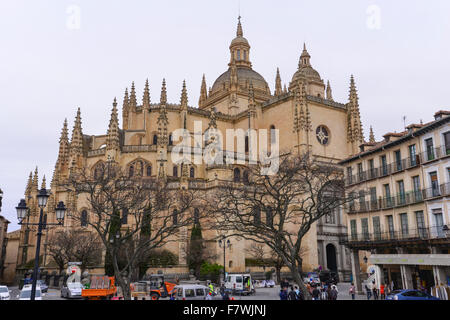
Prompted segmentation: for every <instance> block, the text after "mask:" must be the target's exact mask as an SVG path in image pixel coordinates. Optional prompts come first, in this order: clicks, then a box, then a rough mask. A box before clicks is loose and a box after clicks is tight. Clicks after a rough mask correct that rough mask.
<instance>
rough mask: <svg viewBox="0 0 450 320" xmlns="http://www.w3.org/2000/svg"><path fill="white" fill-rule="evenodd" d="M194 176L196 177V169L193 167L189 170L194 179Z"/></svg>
mask: <svg viewBox="0 0 450 320" xmlns="http://www.w3.org/2000/svg"><path fill="white" fill-rule="evenodd" d="M194 176H195V169H194V167H191V168H190V169H189V177H191V178H194Z"/></svg>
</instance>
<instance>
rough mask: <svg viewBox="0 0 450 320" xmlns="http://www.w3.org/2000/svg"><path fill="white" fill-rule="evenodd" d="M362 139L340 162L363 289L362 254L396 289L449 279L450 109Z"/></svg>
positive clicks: (382, 279) (349, 244)
mask: <svg viewBox="0 0 450 320" xmlns="http://www.w3.org/2000/svg"><path fill="white" fill-rule="evenodd" d="M406 129H407V130H406V131H404V132H401V133H387V134H386V135H384V136H383V137H384V140H383V141H380V142H375V140H374V139H373V135H372V136H371V139H370V140H371V142H369V143H364V144H362V145H361V146H360V153H359V154H356V155H354V156H351V157H349V158H347V159H345V160H343V161H341V162H340V163H341V165H343V166H344V167H345V174H346V176H345V183H346V189H347V192H348V193H353V195H354V198H355V199H356V200H355V201H353V202H351V203H349V204H348V205H347V206H346V207H345V210H344V214H345V217H346V221H347V223H348V236H347V237H346V238H345V239H343V240H342V242H343V243H345V245H346V246H347V247H348V248H349V249H351V261H352V274H353V279H354V281H355V284H356V285H357V286H358V291H361V279H360V264H361V261H360V257H361V256H362V255H363V256H365V257H366V258H367V259H366V258H365V259H364V260H365V263H366V264H367V265H368V266H370V265H374V266H377V267H379V270H380V278H379V281H380V282H384V283H389V284H391V283H392V284H393V286H394V288H405V289H406V288H408V289H412V288H418V287H421V286H423V287H425V288H431V287H433V286H435V285H441V284H444V285H450V254H449V249H450V234H449V231H448V227H449V224H450V222H449V221H450V220H449V218H450V216H449V212H450V202H449V200H450V111H439V112H437V113H436V114H435V120H434V121H432V122H430V123H426V124H411V125H409V126H408V127H407V128H406Z"/></svg>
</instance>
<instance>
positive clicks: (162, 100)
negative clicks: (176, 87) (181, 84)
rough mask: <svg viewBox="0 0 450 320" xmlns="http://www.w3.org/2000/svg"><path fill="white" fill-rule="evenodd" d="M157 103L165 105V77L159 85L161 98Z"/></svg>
mask: <svg viewBox="0 0 450 320" xmlns="http://www.w3.org/2000/svg"><path fill="white" fill-rule="evenodd" d="M159 104H160V105H161V106H165V105H166V104H167V92H166V79H163V82H162V86H161V98H160V99H159Z"/></svg>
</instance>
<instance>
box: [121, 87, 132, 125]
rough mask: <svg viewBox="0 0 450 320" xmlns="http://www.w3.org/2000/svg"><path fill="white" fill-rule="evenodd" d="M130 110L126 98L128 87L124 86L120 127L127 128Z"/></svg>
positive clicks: (128, 100) (128, 101)
mask: <svg viewBox="0 0 450 320" xmlns="http://www.w3.org/2000/svg"><path fill="white" fill-rule="evenodd" d="M129 112H130V99H129V98H128V88H125V95H124V96H123V105H122V127H123V129H124V130H128V113H129Z"/></svg>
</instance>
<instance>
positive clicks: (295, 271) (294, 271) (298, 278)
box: [289, 264, 311, 300]
mask: <svg viewBox="0 0 450 320" xmlns="http://www.w3.org/2000/svg"><path fill="white" fill-rule="evenodd" d="M289 269H290V271H291V275H292V277H293V278H294V281H295V283H296V284H297V285H298V287H299V288H300V290H301V291H302V293H303V296H304V297H305V300H311V294H310V293H309V291H308V289H307V288H306V286H305V284H304V282H303V279H302V275H301V271H300V270H301V268H299V267H298V266H297V265H292V264H290V265H289Z"/></svg>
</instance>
